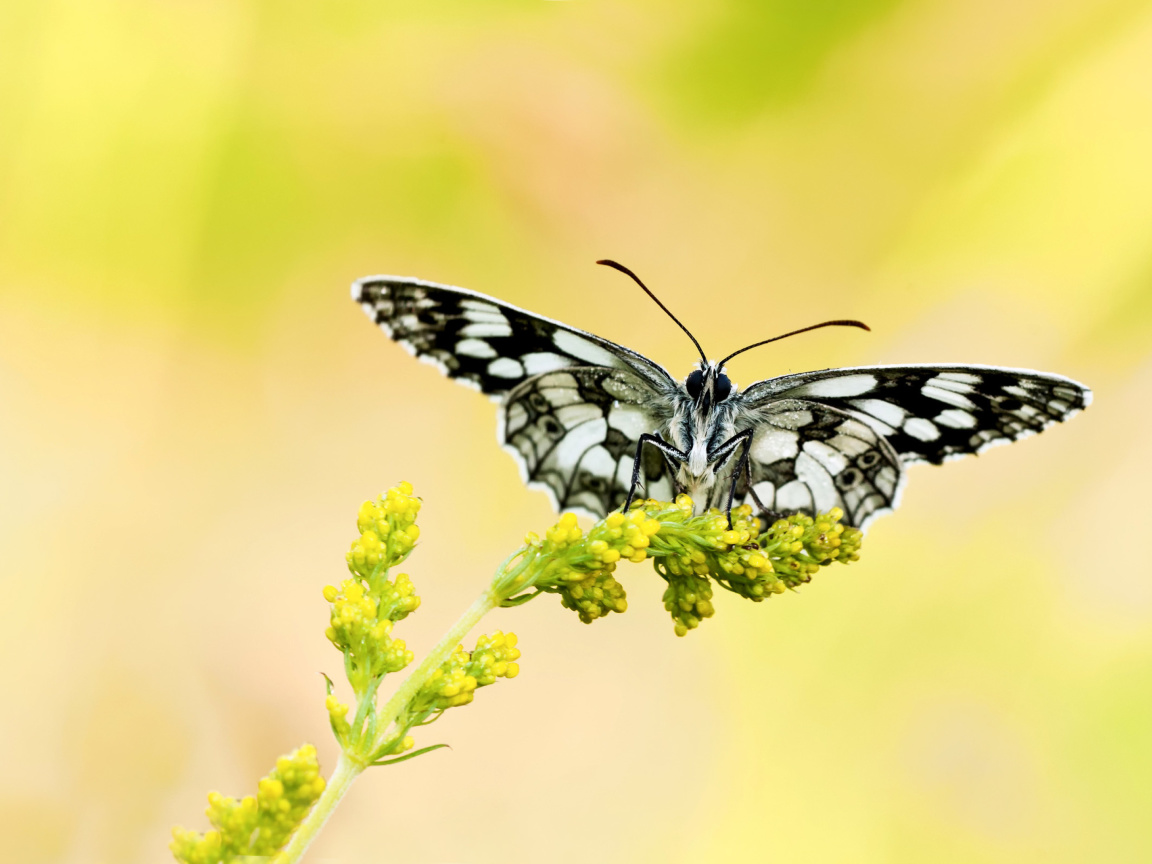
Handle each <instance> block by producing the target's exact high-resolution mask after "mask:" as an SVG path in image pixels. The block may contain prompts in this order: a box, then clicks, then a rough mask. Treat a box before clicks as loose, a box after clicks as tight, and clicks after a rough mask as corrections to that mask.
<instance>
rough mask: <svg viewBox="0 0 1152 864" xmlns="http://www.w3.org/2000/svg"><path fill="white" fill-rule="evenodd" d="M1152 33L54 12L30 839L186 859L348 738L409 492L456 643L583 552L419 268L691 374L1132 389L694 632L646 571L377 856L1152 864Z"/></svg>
mask: <svg viewBox="0 0 1152 864" xmlns="http://www.w3.org/2000/svg"><path fill="white" fill-rule="evenodd" d="M1150 81H1152V4H1149V3H1148V2H1131V0H1013V2H1012V3H1008V4H1005V3H1003V2H990V0H839V2H812V0H769V2H748V0H728V2H705V0H686V2H679V3H668V2H652V0H642V2H636V3H630V4H619V3H603V2H593V0H574V2H559V3H557V2H544V0H517V2H512V0H504V2H493V0H489V2H485V3H476V2H463V0H458V2H427V0H425V2H390V3H377V2H366V0H364V2H357V0H345V2H339V3H313V2H297V0H278V2H252V0H239V2H237V0H198V2H173V0H167V2H158V0H116V2H112V0H38V2H32V0H8V2H5V3H4V4H3V5H2V6H0V568H2V570H0V578H2V580H3V582H2V584H3V601H2V602H0V670H2V673H0V674H2V675H3V678H4V686H3V697H2V702H0V760H2V764H3V766H4V768H3V776H4V780H5V782H4V784H3V790H2V791H0V836H3V838H4V841H3V843H4V847H5V854H6V855H8V856H10V860H13V861H21V862H24V864H38V862H75V864H96V862H129V864H130V862H146V861H147V862H155V861H163V860H166V859H168V853H167V850H166V846H167V842H168V839H169V831H170V828H171V826H172V825H173V824H176V823H181V824H184V825H186V826H189V827H196V828H199V829H201V830H203V829H204V828H206V827H207V826H206V820H205V819H204V818H203V816H202V811H203V808H204V804H205V800H204V796H205V794H206V793H207V792H208V790H210V789H219V790H221V791H223V792H225V793H228V794H233V795H237V796H239V795H242V794H248V793H250V792H251V791H253V790H254V788H255V782H256V780H257V778H258V777H260V776H262V775H263V774H264V773H266V772H267V771H268V770H269V769H270V768H271V767H272V764H273V762H274V760H275V757H276V756H277V755H278V754H280V753H282V752H286V751H288V750H290V749H292V748H294V747H295V746H297V745H299V744H300V743H302V742H304V741H313V742H316V743H317V745H318V746H319V749H320V752H321V757H322V761H323V764H324V766H325V767H326V768H327V769H329V770H330V768H331V766H332V764H333V762H334V761H335V748H334V745H333V743H332V741H331V735H330V732H329V730H328V729H327V721H326V715H325V713H324V710H323V707H322V702H323V686H322V683H323V682H322V679H321V678H320V676H319V674H318V673H319V672H320V671H322V670H323V671H328V672H329V673H333V674H336V673H338V672H339V669H340V664H339V662H338V660H339V658H338V655H337V654H336V653H335V652H334V651H333V650H332V649H331V647H330V646H329V645H328V643H327V642H326V640H325V639H324V637H323V630H324V627H325V625H326V605H325V603H324V601H323V599H322V598H321V593H320V592H321V589H322V587H323V586H324V585H325V584H327V583H330V582H334V581H336V580H338V579H340V578H341V574H342V573H343V572H344V571H343V554H344V552H345V550H346V548H347V544H348V542H349V541H350V540H351V539H352V537H353V535H354V517H355V512H356V510H357V507H358V505H359V503H360V502H361V501H362V500H363V499H365V498H367V497H370V496H372V495H374V494H376V493H378V492H379V491H381V490H382V489H384V488H385V487H386V486H389V485H392V484H393V483H395V482H397V481H399V480H401V479H407V480H410V481H411V482H412V483H414V484H415V486H416V489H417V491H418V493H419V494H421V495H422V496H423V497H424V499H425V508H424V511H423V517H422V525H423V529H424V533H423V541H422V545H421V548H420V549H419V550H418V551H417V553H416V554H415V555H414V557H413V558H412V559H411V560H410V562H409V567H408V569H409V571H410V572H411V573H412V575H413V578H414V580H415V581H416V583H417V586H418V588H419V590H420V593H421V594H422V595H423V596H424V605H423V606H422V607H421V609H420V611H419V613H418V614H417V615H414V616H413V617H411V618H410V619H408V620H407V621H405V622H404V624H403V625H402V628H401V630H402V632H401V633H400V634H399V635H402V636H403V637H405V638H406V639H407V640H408V642H409V645H410V646H411V647H414V648H415V649H417V650H418V651H419V650H421V649H423V648H426V647H428V646H429V645H430V644H432V643H433V642H434V640H435V639H436V638H437V636H438V635H439V634H440V633H442V632H443V630H444V629H445V628H446V627H447V626H448V624H449V623H450V622H451V621H453V620H455V618H456V616H457V615H458V614H459V612H460V611H461V610H462V609H463V608H464V607H465V605H466V604H467V603H468V602H469V601H470V599H471V598H472V597H473V596H474V595H475V594H476V593H477V591H478V590H479V589H480V587H481V585H482V583H483V582H484V580H485V579H486V578H487V577H488V575H489V574H490V573H491V571H492V570H493V568H494V567H495V566H496V564H497V563H498V562H499V561H500V559H501V558H503V556H504V555H506V554H507V553H508V552H509V551H511V550H512V549H513V548H515V547H516V546H517V545H518V544H519V542H520V540H521V538H522V536H523V534H524V533H525V531H527V530H530V529H531V530H539V529H542V528H544V527H546V526H547V525H548V524H550V522H551V520H552V519H553V515H552V514H551V512H550V510H549V506H548V503H547V500H546V498H545V497H544V495H543V494H541V493H538V492H528V491H525V490H524V489H523V488H522V487H521V486H520V483H519V480H518V475H517V471H516V468H515V465H514V464H513V462H512V460H511V459H510V458H509V457H508V456H507V455H505V454H504V453H503V452H501V451H500V450H499V449H498V448H497V446H496V444H495V443H494V427H495V408H494V406H492V405H491V404H489V403H488V402H487V401H485V400H484V399H482V398H480V397H478V396H477V395H476V394H475V393H472V392H469V391H468V390H466V389H464V388H461V387H456V386H453V385H451V384H449V383H447V382H445V381H443V380H442V379H441V378H440V377H439V375H438V374H437V372H436V371H435V370H434V369H432V368H431V367H428V366H424V365H421V364H418V363H416V362H415V361H413V360H412V359H411V358H409V357H408V356H407V355H406V354H405V353H404V352H403V351H402V350H401V349H399V348H398V347H396V346H395V345H393V344H391V343H390V342H388V341H387V340H386V339H385V338H384V337H383V336H382V335H381V334H380V333H379V332H378V331H377V330H376V329H375V328H374V327H372V326H371V324H370V322H368V321H367V320H366V319H365V317H364V315H363V314H362V313H361V312H360V310H359V309H357V308H356V307H355V306H354V305H353V304H352V303H351V302H350V301H349V299H348V287H347V286H348V284H349V282H351V280H352V279H354V278H356V277H359V276H363V275H366V274H371V273H379V272H385V273H399V274H410V275H416V276H420V277H423V278H427V279H432V280H436V281H441V282H447V283H451V284H458V285H463V286H467V287H469V288H472V289H475V290H479V291H482V292H486V293H490V294H493V295H496V296H498V297H501V298H503V299H505V300H507V301H510V302H512V303H515V304H517V305H521V306H524V307H527V308H529V309H533V310H536V311H538V312H540V313H543V314H545V315H549V316H551V317H555V318H558V319H560V320H563V321H567V322H570V323H572V324H574V325H576V326H579V327H583V328H585V329H588V330H592V331H594V332H596V333H599V334H602V335H604V336H606V337H608V338H610V339H614V340H616V341H619V342H622V343H624V344H627V345H629V346H631V347H633V348H635V349H637V350H640V351H642V352H644V353H646V354H648V355H649V356H652V357H654V358H657V359H658V360H659V361H661V362H663V363H664V364H665V365H666V366H668V368H669V369H670V370H672V371H673V373H674V374H676V375H683V374H685V373H686V372H687V371H688V370H689V369H690V367H691V364H692V362H693V360H694V351H693V349H692V346H691V345H690V344H689V343H688V341H687V340H686V339H685V338H684V337H683V335H682V334H681V333H680V332H679V331H678V330H677V329H676V328H675V326H674V325H673V324H672V323H671V322H670V321H668V320H666V319H665V318H664V317H663V316H662V315H661V314H660V312H659V310H657V309H656V308H655V307H654V306H653V305H652V304H651V302H650V301H648V300H647V299H646V298H645V297H644V296H643V295H642V294H641V293H640V292H639V291H638V290H636V289H635V288H634V286H632V285H631V284H630V283H628V282H627V281H626V280H625V279H624V277H622V276H620V275H619V274H616V273H613V272H612V271H609V270H607V269H605V268H598V267H595V266H593V264H592V262H593V261H594V259H596V258H600V257H614V258H617V259H619V260H621V261H623V262H625V263H626V264H628V265H629V266H631V267H633V268H634V269H635V270H636V271H637V272H639V273H640V274H641V275H642V276H643V278H645V280H646V281H647V282H648V283H649V285H651V286H653V287H654V288H655V290H657V291H658V292H659V294H660V295H661V297H662V298H663V299H664V300H665V302H666V303H667V304H668V305H669V306H670V307H671V308H672V309H673V310H675V311H676V312H677V313H678V314H679V315H680V316H681V317H682V318H683V319H685V321H686V322H687V323H689V325H690V326H691V327H692V328H693V330H694V331H695V333H696V335H697V336H698V337H699V338H700V340H701V341H702V342H703V344H704V346H705V347H706V349H707V350H708V351H709V352H710V353H711V354H712V355H713V356H716V355H718V354H720V353H721V352H728V351H731V350H735V348H737V347H739V346H741V345H744V344H747V343H750V342H753V341H755V340H758V339H762V338H766V337H768V336H771V335H775V334H777V333H780V332H784V331H785V330H789V329H793V328H796V327H801V326H804V325H807V324H810V323H813V322H814V321H817V320H822V319H824V318H827V317H858V318H863V319H865V320H866V321H868V322H869V323H870V324H871V325H872V328H873V332H872V333H871V334H864V333H860V332H857V331H844V330H841V331H837V330H826V331H822V332H820V333H816V334H810V335H807V336H803V337H798V338H796V339H794V340H790V341H788V342H786V343H782V344H778V345H773V346H771V347H768V348H763V349H758V350H757V351H755V352H751V353H749V354H747V355H744V356H742V357H740V358H739V360H737V361H735V362H734V364H733V369H732V374H733V377H734V379H735V380H736V381H737V382H738V383H741V384H745V385H746V384H748V383H750V382H751V381H753V380H756V379H759V378H762V377H767V376H770V375H777V374H782V373H785V372H788V371H801V370H804V369H810V368H823V367H826V366H833V365H848V364H864V363H892V362H930V361H938V362H978V363H991V364H1003V365H1009V366H1026V367H1034V368H1038V369H1043V370H1048V371H1053V372H1059V373H1062V374H1065V375H1069V376H1072V377H1075V378H1077V379H1080V380H1083V381H1085V382H1087V383H1088V384H1090V385H1091V386H1092V387H1093V388H1094V389H1095V391H1096V404H1095V405H1094V406H1093V407H1092V408H1091V409H1090V411H1088V412H1087V413H1086V414H1084V415H1082V416H1081V417H1078V418H1077V419H1075V420H1074V421H1073V422H1071V423H1070V424H1068V425H1067V426H1061V427H1057V428H1054V429H1052V430H1050V431H1048V432H1047V433H1045V434H1044V435H1042V436H1040V437H1039V438H1034V439H1030V440H1027V441H1025V442H1023V443H1021V444H1018V445H1015V446H1013V447H1010V448H999V449H996V450H993V451H991V452H989V453H987V454H986V455H985V456H982V457H980V458H979V459H969V460H966V461H963V462H957V463H952V464H949V465H947V466H946V467H944V468H941V469H930V468H924V467H918V468H915V469H913V470H912V472H911V473H912V476H911V482H910V484H909V487H908V489H907V492H906V495H905V498H904V503H903V506H902V508H901V510H900V511H899V512H898V513H897V514H896V515H894V516H889V517H886V518H885V519H882V520H881V521H879V522H878V523H876V524H875V525H874V527H873V528H872V530H871V531H870V534H869V536H868V539H867V543H866V545H865V548H864V557H863V560H862V562H861V563H860V564H858V565H856V566H854V567H852V568H833V569H831V570H829V571H825V572H824V573H822V574H821V576H820V578H819V579H818V580H817V581H815V582H814V583H813V584H812V585H810V586H807V587H806V588H805V589H804V590H803V591H801V592H799V593H798V594H795V595H788V596H785V597H781V598H777V599H774V600H773V601H772V602H770V603H766V604H761V605H754V604H750V603H747V602H744V601H741V600H739V599H738V598H735V597H720V598H719V600H718V604H717V605H718V612H717V614H716V617H715V618H713V619H711V620H709V621H706V622H705V623H704V625H703V626H702V627H701V628H700V630H698V631H696V632H693V633H691V634H690V635H689V636H688V637H687V638H684V639H679V640H678V639H676V638H675V637H674V636H673V634H672V626H671V622H670V621H669V620H668V618H667V617H666V614H665V613H664V611H663V609H662V608H661V604H660V594H661V584H660V583H659V580H658V579H657V578H656V577H655V576H654V575H653V574H652V573H651V572H650V571H649V570H647V569H646V568H641V567H637V568H633V569H632V570H630V571H625V572H624V577H625V579H626V584H627V586H628V588H629V592H630V599H631V607H630V609H629V611H628V613H627V614H626V615H623V616H613V617H612V618H611V619H608V620H603V621H599V622H597V623H596V624H594V625H592V626H586V625H583V624H581V623H579V622H578V621H577V620H576V618H575V616H574V615H572V614H571V613H569V612H567V611H565V610H563V609H561V608H560V607H559V604H558V603H555V602H551V598H544V599H541V600H538V601H536V602H533V603H531V604H529V605H528V606H526V607H523V608H520V609H517V610H503V611H498V612H497V613H495V614H493V616H492V617H491V618H490V619H488V620H487V621H486V622H485V626H486V627H487V628H488V629H489V630H490V629H495V628H503V629H514V630H515V631H516V632H517V633H519V635H520V637H521V642H522V648H523V650H524V658H523V662H522V669H523V671H522V673H521V676H520V677H519V678H518V679H517V680H516V681H514V682H501V683H500V684H499V685H498V686H495V687H492V688H490V689H488V690H485V691H483V692H482V693H480V694H479V697H478V698H477V701H476V703H475V704H473V705H472V706H470V707H468V708H467V709H466V710H461V711H456V712H453V714H454V715H455V716H453V714H450V715H448V716H447V717H445V718H444V719H443V720H442V721H441V722H440V724H438V725H437V726H434V727H431V728H429V729H428V730H425V731H424V732H423V733H422V734H421V735H420V737H419V740H420V743H421V744H430V743H435V742H439V741H447V742H450V743H451V744H452V745H453V748H454V749H453V750H451V751H438V752H436V753H434V754H431V755H429V756H427V757H423V758H421V759H419V760H416V761H413V762H408V763H405V764H403V765H400V766H397V767H395V768H392V769H380V770H377V771H374V772H370V773H369V774H368V775H366V776H365V777H364V778H362V779H361V780H360V781H359V782H358V783H357V785H356V786H355V787H354V788H353V790H352V793H351V795H350V796H349V797H348V798H347V799H346V801H345V803H344V805H343V806H342V807H341V809H340V810H339V811H338V813H337V815H336V816H335V818H334V819H333V821H332V822H331V823H330V825H329V827H328V829H327V830H326V832H325V833H324V835H323V836H322V838H321V840H320V841H319V843H318V844H317V846H316V847H314V851H313V857H312V860H315V861H330V862H377V861H381V862H382V861H397V862H418V864H449V862H476V864H484V862H497V861H499V862H508V861H549V862H584V861H590V860H597V861H608V862H634V861H669V862H679V861H683V862H688V861H693V862H696V861H722V862H761V861H787V862H832V861H836V862H840V861H854V862H922V861H928V860H930V861H937V862H1017V861H1022V860H1045V861H1049V862H1064V861H1067V862H1073V861H1075V862H1079V861H1086V860H1093V861H1109V862H1136V861H1148V860H1152V821H1150V820H1149V814H1150V813H1152V731H1150V730H1152V567H1150V566H1149V563H1148V555H1147V552H1146V549H1145V546H1144V543H1145V542H1147V536H1148V535H1147V530H1148V528H1147V526H1148V524H1149V522H1150V520H1152V506H1150V505H1149V501H1148V494H1147V489H1148V485H1149V481H1152V448H1150V447H1149V440H1150V437H1149V435H1150V433H1149V429H1152V341H1150V337H1152V290H1150V289H1152V160H1150V158H1149V154H1152V87H1150V85H1149V82H1150Z"/></svg>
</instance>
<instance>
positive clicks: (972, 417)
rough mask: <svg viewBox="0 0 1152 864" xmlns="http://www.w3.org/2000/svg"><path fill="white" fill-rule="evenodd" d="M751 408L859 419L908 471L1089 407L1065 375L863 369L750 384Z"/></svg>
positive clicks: (1084, 393)
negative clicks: (785, 406)
mask: <svg viewBox="0 0 1152 864" xmlns="http://www.w3.org/2000/svg"><path fill="white" fill-rule="evenodd" d="M741 395H742V396H743V398H744V400H745V402H746V403H747V404H750V405H755V404H762V403H764V402H768V401H771V400H775V399H803V400H806V401H811V402H818V403H820V404H822V405H828V406H830V407H832V408H837V409H839V410H841V411H847V412H848V413H850V414H854V415H856V416H858V417H861V418H862V419H863V420H865V422H867V423H868V424H869V425H870V426H872V428H874V429H875V430H876V431H877V432H879V433H880V434H881V435H883V436H884V437H885V439H887V441H888V443H889V444H891V445H892V448H893V449H894V450H895V451H896V453H897V455H899V456H900V460H901V461H902V462H903V463H904V464H905V465H910V464H914V463H917V462H929V463H932V464H935V465H939V464H940V463H941V462H945V461H947V460H949V459H957V458H959V457H961V456H967V455H969V454H975V453H982V452H984V451H985V450H987V449H988V448H989V447H995V446H996V445H998V444H1010V443H1011V442H1013V441H1019V440H1020V439H1021V438H1027V437H1028V436H1030V435H1035V434H1036V433H1037V432H1040V431H1041V430H1043V429H1046V428H1047V427H1048V426H1051V425H1052V424H1053V423H1060V422H1062V421H1064V420H1067V419H1069V418H1071V417H1073V416H1075V415H1076V414H1078V413H1079V412H1080V411H1082V410H1083V409H1084V408H1087V407H1088V405H1089V404H1091V402H1092V391H1091V390H1089V389H1088V388H1086V387H1085V386H1084V385H1082V384H1080V383H1078V382H1076V381H1073V380H1072V379H1070V378H1064V377H1063V376H1060V375H1049V374H1046V373H1042V372H1033V371H1032V370H1029V369H1008V368H1003V367H999V366H958V365H956V366H860V367H856V368H848V369H824V370H821V371H819V372H801V373H799V374H797V375H784V376H782V377H780V378H770V379H768V380H767V381H761V382H759V383H757V384H753V385H752V386H751V387H749V388H748V389H747V390H746V391H744V393H743V394H741Z"/></svg>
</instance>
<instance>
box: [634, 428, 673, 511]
mask: <svg viewBox="0 0 1152 864" xmlns="http://www.w3.org/2000/svg"><path fill="white" fill-rule="evenodd" d="M645 444H651V445H652V446H653V447H655V448H656V449H657V450H659V451H660V452H661V453H663V454H664V457H665V458H666V459H668V460H669V461H670V462H673V463H677V464H679V463H683V462H687V461H688V454H687V453H683V452H681V451H680V450H677V449H676V448H675V447H673V446H672V445H671V444H669V443H668V442H667V441H665V440H664V439H663V438H661V437H660V436H659V435H650V434H648V433H645V434H643V435H641V436H640V438H639V439H637V441H636V458H635V460H634V461H633V462H632V482H631V484H629V486H628V497H627V498H626V499H625V500H624V507H623V510H622V511H621V512H624V513H627V512H628V508H629V507H631V506H632V500H633V499H634V498H635V497H636V487H637V486H639V485H640V469H641V467H642V459H643V456H644V445H645Z"/></svg>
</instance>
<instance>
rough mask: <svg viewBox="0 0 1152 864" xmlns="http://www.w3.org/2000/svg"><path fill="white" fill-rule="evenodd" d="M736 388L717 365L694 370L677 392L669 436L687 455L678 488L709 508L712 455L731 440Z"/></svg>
mask: <svg viewBox="0 0 1152 864" xmlns="http://www.w3.org/2000/svg"><path fill="white" fill-rule="evenodd" d="M735 393H736V387H735V385H733V384H732V382H731V380H729V378H728V376H727V375H725V374H724V373H723V372H722V371H721V370H720V369H718V368H717V366H716V364H715V363H709V364H708V365H707V366H705V367H703V368H701V369H696V370H695V371H693V372H692V373H691V374H690V375H689V376H688V377H687V379H685V381H684V384H683V385H682V386H681V387H680V388H679V389H678V392H677V394H676V399H675V410H674V412H673V415H672V418H671V420H670V421H669V425H668V435H669V438H670V439H671V441H670V443H672V444H673V445H674V446H675V447H676V448H677V449H679V450H680V451H681V452H683V453H686V454H687V455H688V459H687V460H686V461H685V462H684V463H682V464H681V465H680V466H679V467H678V469H677V472H676V482H677V485H678V486H679V487H680V488H681V489H683V490H684V492H686V493H687V494H688V495H689V496H690V497H691V498H692V500H693V501H695V502H696V508H697V510H698V511H702V510H703V509H704V508H706V507H707V506H708V500H709V497H710V492H711V490H712V487H713V486H714V484H715V482H716V473H715V468H716V466H715V465H714V464H713V463H714V456H713V454H714V453H715V451H716V450H717V449H718V448H719V447H720V446H721V445H723V444H724V443H725V442H726V441H728V439H729V438H731V437H732V432H733V428H734V425H735V424H734V420H735V414H736V403H735V400H734V399H732V398H731V397H732V396H734V395H735Z"/></svg>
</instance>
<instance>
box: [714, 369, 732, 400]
mask: <svg viewBox="0 0 1152 864" xmlns="http://www.w3.org/2000/svg"><path fill="white" fill-rule="evenodd" d="M712 392H713V393H715V394H716V401H717V402H723V401H724V400H725V399H727V398H728V397H729V396H730V395H731V393H732V381H731V380H729V378H728V376H727V375H717V376H716V385H715V387H713V390H712Z"/></svg>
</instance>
